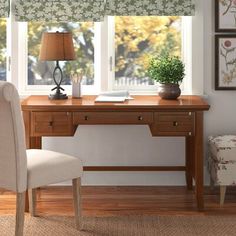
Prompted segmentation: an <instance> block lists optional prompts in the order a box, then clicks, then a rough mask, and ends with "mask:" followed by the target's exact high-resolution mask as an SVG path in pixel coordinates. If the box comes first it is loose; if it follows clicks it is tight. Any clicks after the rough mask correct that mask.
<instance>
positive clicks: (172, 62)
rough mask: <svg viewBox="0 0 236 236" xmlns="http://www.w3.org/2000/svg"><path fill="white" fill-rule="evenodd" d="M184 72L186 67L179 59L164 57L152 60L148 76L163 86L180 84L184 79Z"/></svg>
mask: <svg viewBox="0 0 236 236" xmlns="http://www.w3.org/2000/svg"><path fill="white" fill-rule="evenodd" d="M184 71H185V66H184V64H183V62H182V61H181V59H180V58H179V57H171V56H169V55H164V56H159V57H155V58H152V59H151V61H150V65H149V68H148V75H149V76H150V78H151V79H153V80H155V81H157V82H159V83H162V84H171V83H172V84H179V83H180V82H182V80H183V79H184V76H185V74H184Z"/></svg>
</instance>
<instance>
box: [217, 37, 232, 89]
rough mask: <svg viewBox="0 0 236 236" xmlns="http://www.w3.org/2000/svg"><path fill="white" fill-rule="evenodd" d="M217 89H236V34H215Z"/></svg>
mask: <svg viewBox="0 0 236 236" xmlns="http://www.w3.org/2000/svg"><path fill="white" fill-rule="evenodd" d="M215 90H236V34H228V35H225V34H224V35H223V34H221V35H216V36H215Z"/></svg>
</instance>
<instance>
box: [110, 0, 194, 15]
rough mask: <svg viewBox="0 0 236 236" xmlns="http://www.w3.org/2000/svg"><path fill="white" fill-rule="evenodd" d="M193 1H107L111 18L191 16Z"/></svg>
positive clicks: (192, 13)
mask: <svg viewBox="0 0 236 236" xmlns="http://www.w3.org/2000/svg"><path fill="white" fill-rule="evenodd" d="M194 14H195V4H194V0H107V3H106V15H111V16H192V15H194Z"/></svg>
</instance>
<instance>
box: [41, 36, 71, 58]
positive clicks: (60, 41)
mask: <svg viewBox="0 0 236 236" xmlns="http://www.w3.org/2000/svg"><path fill="white" fill-rule="evenodd" d="M39 60H41V61H70V60H75V50H74V44H73V38H72V33H70V32H62V33H61V32H53V33H49V32H44V33H43V36H42V41H41V49H40V54H39Z"/></svg>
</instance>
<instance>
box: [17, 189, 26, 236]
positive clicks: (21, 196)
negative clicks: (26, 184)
mask: <svg viewBox="0 0 236 236" xmlns="http://www.w3.org/2000/svg"><path fill="white" fill-rule="evenodd" d="M24 219H25V192H23V193H17V197H16V227H15V236H23V229H24Z"/></svg>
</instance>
